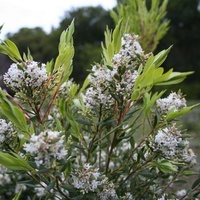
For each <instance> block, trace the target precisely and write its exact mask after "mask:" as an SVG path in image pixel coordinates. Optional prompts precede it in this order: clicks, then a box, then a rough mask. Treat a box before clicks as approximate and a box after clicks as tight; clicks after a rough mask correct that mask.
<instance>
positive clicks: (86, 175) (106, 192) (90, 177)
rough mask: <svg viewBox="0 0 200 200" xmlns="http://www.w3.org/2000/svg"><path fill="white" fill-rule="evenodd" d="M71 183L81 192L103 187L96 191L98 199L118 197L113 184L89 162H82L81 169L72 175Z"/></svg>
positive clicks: (84, 192)
mask: <svg viewBox="0 0 200 200" xmlns="http://www.w3.org/2000/svg"><path fill="white" fill-rule="evenodd" d="M72 185H73V186H74V187H75V188H76V189H80V192H81V193H82V194H86V193H88V192H98V190H97V189H98V188H102V187H103V190H102V191H101V192H98V193H97V195H98V196H99V198H100V200H107V199H110V198H111V197H112V198H115V199H118V198H117V194H116V192H115V189H114V184H113V183H111V182H109V181H108V178H107V177H105V176H102V175H101V174H100V172H99V169H98V168H93V167H92V166H91V165H90V164H84V166H83V169H82V171H76V173H75V174H74V175H72ZM99 186H100V187H99Z"/></svg>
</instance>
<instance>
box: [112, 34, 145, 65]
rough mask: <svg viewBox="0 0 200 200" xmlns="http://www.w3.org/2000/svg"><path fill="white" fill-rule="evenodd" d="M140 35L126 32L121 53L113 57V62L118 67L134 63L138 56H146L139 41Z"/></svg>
mask: <svg viewBox="0 0 200 200" xmlns="http://www.w3.org/2000/svg"><path fill="white" fill-rule="evenodd" d="M138 38H139V36H138V35H131V34H124V36H123V37H122V45H121V49H120V51H119V53H117V54H115V55H114V57H113V63H114V65H116V66H117V67H119V66H128V65H130V64H133V62H134V61H135V60H136V58H138V57H140V56H142V57H144V51H143V50H142V47H141V46H140V44H139V42H138Z"/></svg>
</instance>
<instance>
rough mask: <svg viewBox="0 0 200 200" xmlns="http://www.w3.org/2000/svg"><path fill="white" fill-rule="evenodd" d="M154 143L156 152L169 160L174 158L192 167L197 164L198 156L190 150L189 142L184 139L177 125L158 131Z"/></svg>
mask: <svg viewBox="0 0 200 200" xmlns="http://www.w3.org/2000/svg"><path fill="white" fill-rule="evenodd" d="M154 141H155V148H156V150H159V151H161V152H162V153H163V155H165V156H166V157H167V158H173V159H176V160H178V161H181V162H186V163H189V164H190V165H194V164H196V156H195V154H194V152H193V151H192V149H190V148H189V141H188V140H187V139H186V138H184V139H183V138H182V135H181V132H180V131H179V130H178V129H177V128H176V124H173V125H172V126H171V127H166V128H164V129H160V130H158V132H157V134H156V135H155V140H154Z"/></svg>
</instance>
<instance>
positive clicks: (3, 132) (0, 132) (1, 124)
mask: <svg viewBox="0 0 200 200" xmlns="http://www.w3.org/2000/svg"><path fill="white" fill-rule="evenodd" d="M13 134H14V127H13V124H12V123H11V122H8V123H7V122H6V120H5V119H0V144H2V143H4V142H5V141H10V139H12V137H13Z"/></svg>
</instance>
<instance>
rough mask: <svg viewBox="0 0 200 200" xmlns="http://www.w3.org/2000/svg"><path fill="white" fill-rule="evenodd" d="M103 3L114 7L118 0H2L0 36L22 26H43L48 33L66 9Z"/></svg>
mask: <svg viewBox="0 0 200 200" xmlns="http://www.w3.org/2000/svg"><path fill="white" fill-rule="evenodd" d="M98 5H101V6H102V7H103V8H105V9H112V8H113V7H114V6H115V5H116V0H56V1H55V0H0V25H2V24H4V25H3V29H2V30H1V34H0V38H1V39H4V38H5V36H6V34H7V33H16V32H17V31H18V30H19V29H20V28H22V27H28V28H34V27H37V26H39V27H42V28H43V30H45V31H46V32H47V33H49V32H50V30H51V28H52V27H55V28H56V27H57V26H58V25H59V22H60V21H61V19H62V17H63V16H64V14H65V11H69V10H71V9H72V8H77V7H83V6H98Z"/></svg>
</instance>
